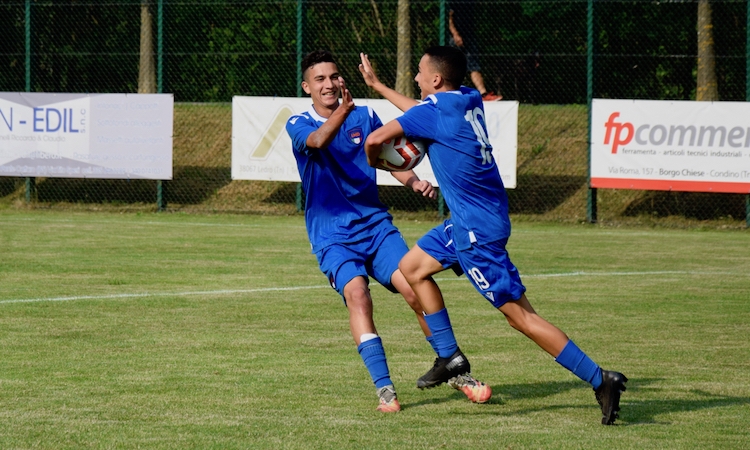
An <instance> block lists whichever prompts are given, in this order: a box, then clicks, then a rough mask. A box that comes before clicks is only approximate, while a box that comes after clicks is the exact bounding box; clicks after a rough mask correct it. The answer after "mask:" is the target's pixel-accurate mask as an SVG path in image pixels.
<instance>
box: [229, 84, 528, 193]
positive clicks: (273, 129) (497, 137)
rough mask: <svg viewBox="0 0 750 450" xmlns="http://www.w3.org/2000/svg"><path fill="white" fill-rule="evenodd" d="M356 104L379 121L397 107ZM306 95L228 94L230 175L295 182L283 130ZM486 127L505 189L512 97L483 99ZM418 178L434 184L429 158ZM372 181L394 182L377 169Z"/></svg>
mask: <svg viewBox="0 0 750 450" xmlns="http://www.w3.org/2000/svg"><path fill="white" fill-rule="evenodd" d="M354 104H355V105H358V106H370V107H371V108H372V109H373V110H375V112H376V113H377V115H378V117H380V120H381V121H382V122H383V123H384V124H385V123H388V122H389V121H391V120H393V119H395V118H396V117H398V116H400V115H401V111H400V110H399V109H398V108H396V107H395V106H393V105H392V104H391V103H390V102H389V101H387V100H383V99H354ZM310 106H311V102H310V99H309V98H296V97H294V98H289V97H241V96H237V97H234V98H233V99H232V179H233V180H271V181H295V182H298V181H300V177H299V173H298V171H297V162H296V161H295V159H294V154H293V151H292V141H291V139H290V138H289V135H288V134H287V133H286V122H287V120H288V119H289V117H290V116H292V115H293V114H297V113H300V112H304V111H307V110H308V109H309V108H310ZM484 110H485V115H486V123H487V131H488V132H489V139H490V142H491V143H492V148H493V152H492V154H493V156H494V157H495V161H496V162H497V165H498V168H499V169H500V176H501V177H502V179H503V183H505V187H507V188H515V187H516V155H517V150H518V131H517V130H518V102H515V101H513V102H487V103H485V104H484ZM414 171H415V172H416V173H417V175H419V177H420V178H422V179H425V180H429V181H430V182H431V183H433V184H435V185H437V181H436V180H435V176H434V174H433V173H432V167H430V161H429V158H427V159H425V160H424V161H423V162H422V163H421V164H420V165H419V166H417V167H416V169H415V170H414ZM377 172H378V184H381V185H393V186H397V185H399V184H400V183H399V182H398V181H396V179H395V178H393V177H392V176H391V175H390V174H388V173H387V172H385V171H382V170H378V171H377Z"/></svg>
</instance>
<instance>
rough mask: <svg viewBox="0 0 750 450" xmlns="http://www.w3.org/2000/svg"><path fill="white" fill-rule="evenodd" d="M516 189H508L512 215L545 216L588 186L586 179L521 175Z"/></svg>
mask: <svg viewBox="0 0 750 450" xmlns="http://www.w3.org/2000/svg"><path fill="white" fill-rule="evenodd" d="M517 181H518V182H517V186H518V187H516V188H515V189H508V207H509V210H510V213H511V214H544V213H546V212H549V211H552V210H553V209H555V208H557V207H558V206H560V205H561V204H563V203H565V201H566V200H567V199H568V198H570V197H572V196H573V195H575V193H576V192H578V190H579V189H581V187H582V186H585V185H586V182H587V180H586V177H577V176H564V175H559V176H558V175H519V176H518V180H517Z"/></svg>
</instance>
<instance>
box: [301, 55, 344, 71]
mask: <svg viewBox="0 0 750 450" xmlns="http://www.w3.org/2000/svg"><path fill="white" fill-rule="evenodd" d="M323 62H329V63H334V64H336V61H334V60H333V55H332V54H331V52H329V51H328V50H314V51H312V52H310V53H308V54H307V55H305V57H304V58H302V78H304V77H305V74H306V73H307V69H309V68H310V67H312V66H314V65H315V64H318V63H323ZM336 65H338V64H336Z"/></svg>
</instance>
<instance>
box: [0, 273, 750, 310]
mask: <svg viewBox="0 0 750 450" xmlns="http://www.w3.org/2000/svg"><path fill="white" fill-rule="evenodd" d="M634 275H710V276H715V275H728V276H743V277H746V276H749V275H750V274H745V273H737V272H691V271H687V270H659V271H653V272H645V271H644V272H567V273H542V274H536V275H534V274H532V275H524V276H523V277H522V278H559V277H619V276H634ZM435 280H436V281H441V282H443V281H455V280H462V278H459V277H455V278H453V277H452V278H436V279H435ZM325 288H330V286H328V285H318V286H292V287H269V288H257V289H222V290H215V291H185V292H142V293H139V294H107V295H79V296H70V297H47V298H19V299H9V300H0V304H10V303H38V302H70V301H76V300H117V299H123V298H145V297H178V296H187V295H226V294H253V293H258V292H280V291H303V290H307V289H325Z"/></svg>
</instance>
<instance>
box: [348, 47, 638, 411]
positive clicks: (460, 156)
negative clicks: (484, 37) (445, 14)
mask: <svg viewBox="0 0 750 450" xmlns="http://www.w3.org/2000/svg"><path fill="white" fill-rule="evenodd" d="M360 56H361V64H360V66H359V70H360V73H361V74H362V76H363V78H364V80H365V82H366V83H367V85H368V86H370V87H372V88H373V89H375V91H377V92H378V93H379V94H381V95H382V96H383V97H385V98H386V99H388V100H389V101H390V102H391V103H393V104H394V105H395V106H396V107H398V108H399V109H401V110H402V111H404V114H403V115H402V116H401V117H398V118H397V119H395V120H393V121H391V122H389V123H387V124H385V125H384V126H382V127H380V128H378V129H377V130H375V131H373V132H372V133H371V134H370V135H369V136H368V138H367V140H366V141H365V152H366V153H367V158H368V163H369V164H370V165H372V166H374V165H375V164H376V163H377V156H378V155H379V154H380V151H381V147H382V144H383V142H385V141H386V140H388V139H393V138H395V137H399V136H406V137H407V138H408V139H410V140H422V141H423V142H424V143H425V145H427V146H428V150H427V152H428V157H429V158H430V163H431V165H432V169H433V171H434V173H435V177H436V179H437V181H438V184H439V186H440V189H441V191H442V193H443V195H444V197H445V201H446V203H447V205H448V207H449V208H450V211H451V216H450V218H449V219H448V220H446V221H445V222H443V223H442V224H440V225H438V226H437V227H435V228H433V229H432V230H430V231H429V232H428V233H427V234H426V235H424V236H423V237H422V238H421V239H419V241H418V242H417V245H415V246H414V247H413V248H412V249H411V250H409V252H408V253H407V254H406V256H404V257H403V259H402V260H401V262H400V264H399V269H400V270H401V273H403V275H404V277H405V278H406V280H407V281H408V283H409V285H411V287H412V289H413V290H414V292H415V293H416V295H417V297H418V298H419V302H420V303H421V305H422V309H423V310H424V314H425V321H426V322H427V325H428V326H429V329H430V332H431V333H432V338H433V341H434V344H435V346H436V348H437V353H438V358H437V359H436V360H435V363H434V365H433V367H432V368H431V369H430V370H429V371H427V373H425V374H424V375H423V376H422V377H420V378H419V379H418V380H417V387H419V388H422V389H424V388H431V387H434V386H438V385H440V384H443V383H446V382H448V380H450V379H452V378H454V377H455V376H456V375H457V374H461V373H466V372H468V371H469V367H470V366H469V361H468V358H467V357H466V356H465V355H464V354H463V353H462V352H461V350H460V349H459V347H458V344H457V342H456V338H455V336H454V334H453V328H452V326H451V322H450V319H449V316H448V311H447V310H446V308H445V303H444V301H443V296H442V293H441V291H440V288H439V287H438V285H437V284H436V283H435V280H434V279H433V275H435V274H436V273H439V272H441V271H443V270H446V269H453V270H454V271H455V272H456V273H458V274H460V273H465V274H466V275H467V278H468V279H469V280H470V282H471V283H472V284H473V285H474V288H475V289H476V290H477V291H478V292H479V293H480V294H481V295H482V296H483V297H485V298H486V299H487V300H488V301H489V302H490V303H491V304H492V306H493V307H495V308H497V309H498V310H499V311H500V312H501V313H503V314H504V315H505V318H506V319H507V321H508V323H509V324H510V325H511V326H512V327H513V328H515V329H516V330H518V331H520V332H521V333H523V334H524V335H526V336H527V337H529V338H530V339H532V340H533V341H534V342H535V343H536V344H537V345H539V346H540V347H541V348H542V349H543V350H545V351H546V352H547V353H549V354H550V355H552V356H553V357H554V358H555V361H557V362H558V363H559V364H560V365H562V366H563V367H565V368H566V369H568V370H569V371H571V372H573V373H574V374H575V375H576V376H578V377H579V378H581V379H582V380H583V381H585V382H587V383H589V384H590V385H591V386H592V387H593V389H594V392H595V394H596V399H597V401H598V402H599V405H600V407H601V410H602V423H603V424H605V425H611V424H612V423H614V421H615V419H617V417H618V411H619V409H620V406H619V403H620V394H621V393H622V392H623V391H625V382H627V377H625V375H623V374H621V373H619V372H615V371H608V370H602V369H601V368H600V367H599V365H597V364H596V363H595V362H594V361H593V360H591V358H589V357H588V356H587V355H586V354H585V353H584V352H583V351H581V350H580V349H579V348H578V347H577V346H576V344H575V343H574V342H573V341H572V340H570V339H569V338H568V336H567V335H566V334H565V333H564V332H563V331H561V330H560V329H559V328H557V327H555V326H554V325H552V324H551V323H550V322H547V321H546V320H545V319H543V318H542V317H541V316H539V315H538V314H537V313H536V312H535V311H534V308H533V307H532V306H531V304H530V303H529V300H528V299H527V298H526V294H525V292H526V287H525V286H524V285H523V283H522V282H521V277H520V275H519V273H518V270H517V269H516V267H515V266H514V265H513V263H512V262H511V260H510V257H509V256H508V252H507V250H506V244H507V242H508V238H509V237H510V228H511V227H510V218H509V216H508V197H507V194H506V192H505V187H504V186H503V182H502V180H501V178H500V173H499V171H498V168H497V165H496V164H495V161H494V159H493V157H492V146H491V145H490V142H489V139H488V133H487V127H486V121H485V113H484V107H483V103H482V97H481V95H480V94H479V91H477V90H475V89H470V88H467V87H465V86H461V83H462V81H463V79H464V77H465V76H466V57H465V56H464V55H463V53H462V52H461V51H460V50H458V49H455V48H452V47H444V46H438V47H431V48H429V49H427V50H426V51H425V53H424V55H423V56H422V58H421V60H420V62H419V71H418V73H417V75H416V76H415V78H414V79H415V81H416V82H417V84H418V85H419V88H420V90H421V98H422V100H421V101H417V100H414V99H411V98H408V97H406V96H404V95H401V94H399V93H398V92H396V91H394V90H393V89H390V88H388V87H387V86H385V85H384V84H382V83H381V82H380V81H379V80H378V78H377V76H376V74H375V73H374V71H373V69H372V65H371V64H370V61H369V58H368V57H367V55H364V54H361V55H360Z"/></svg>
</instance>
